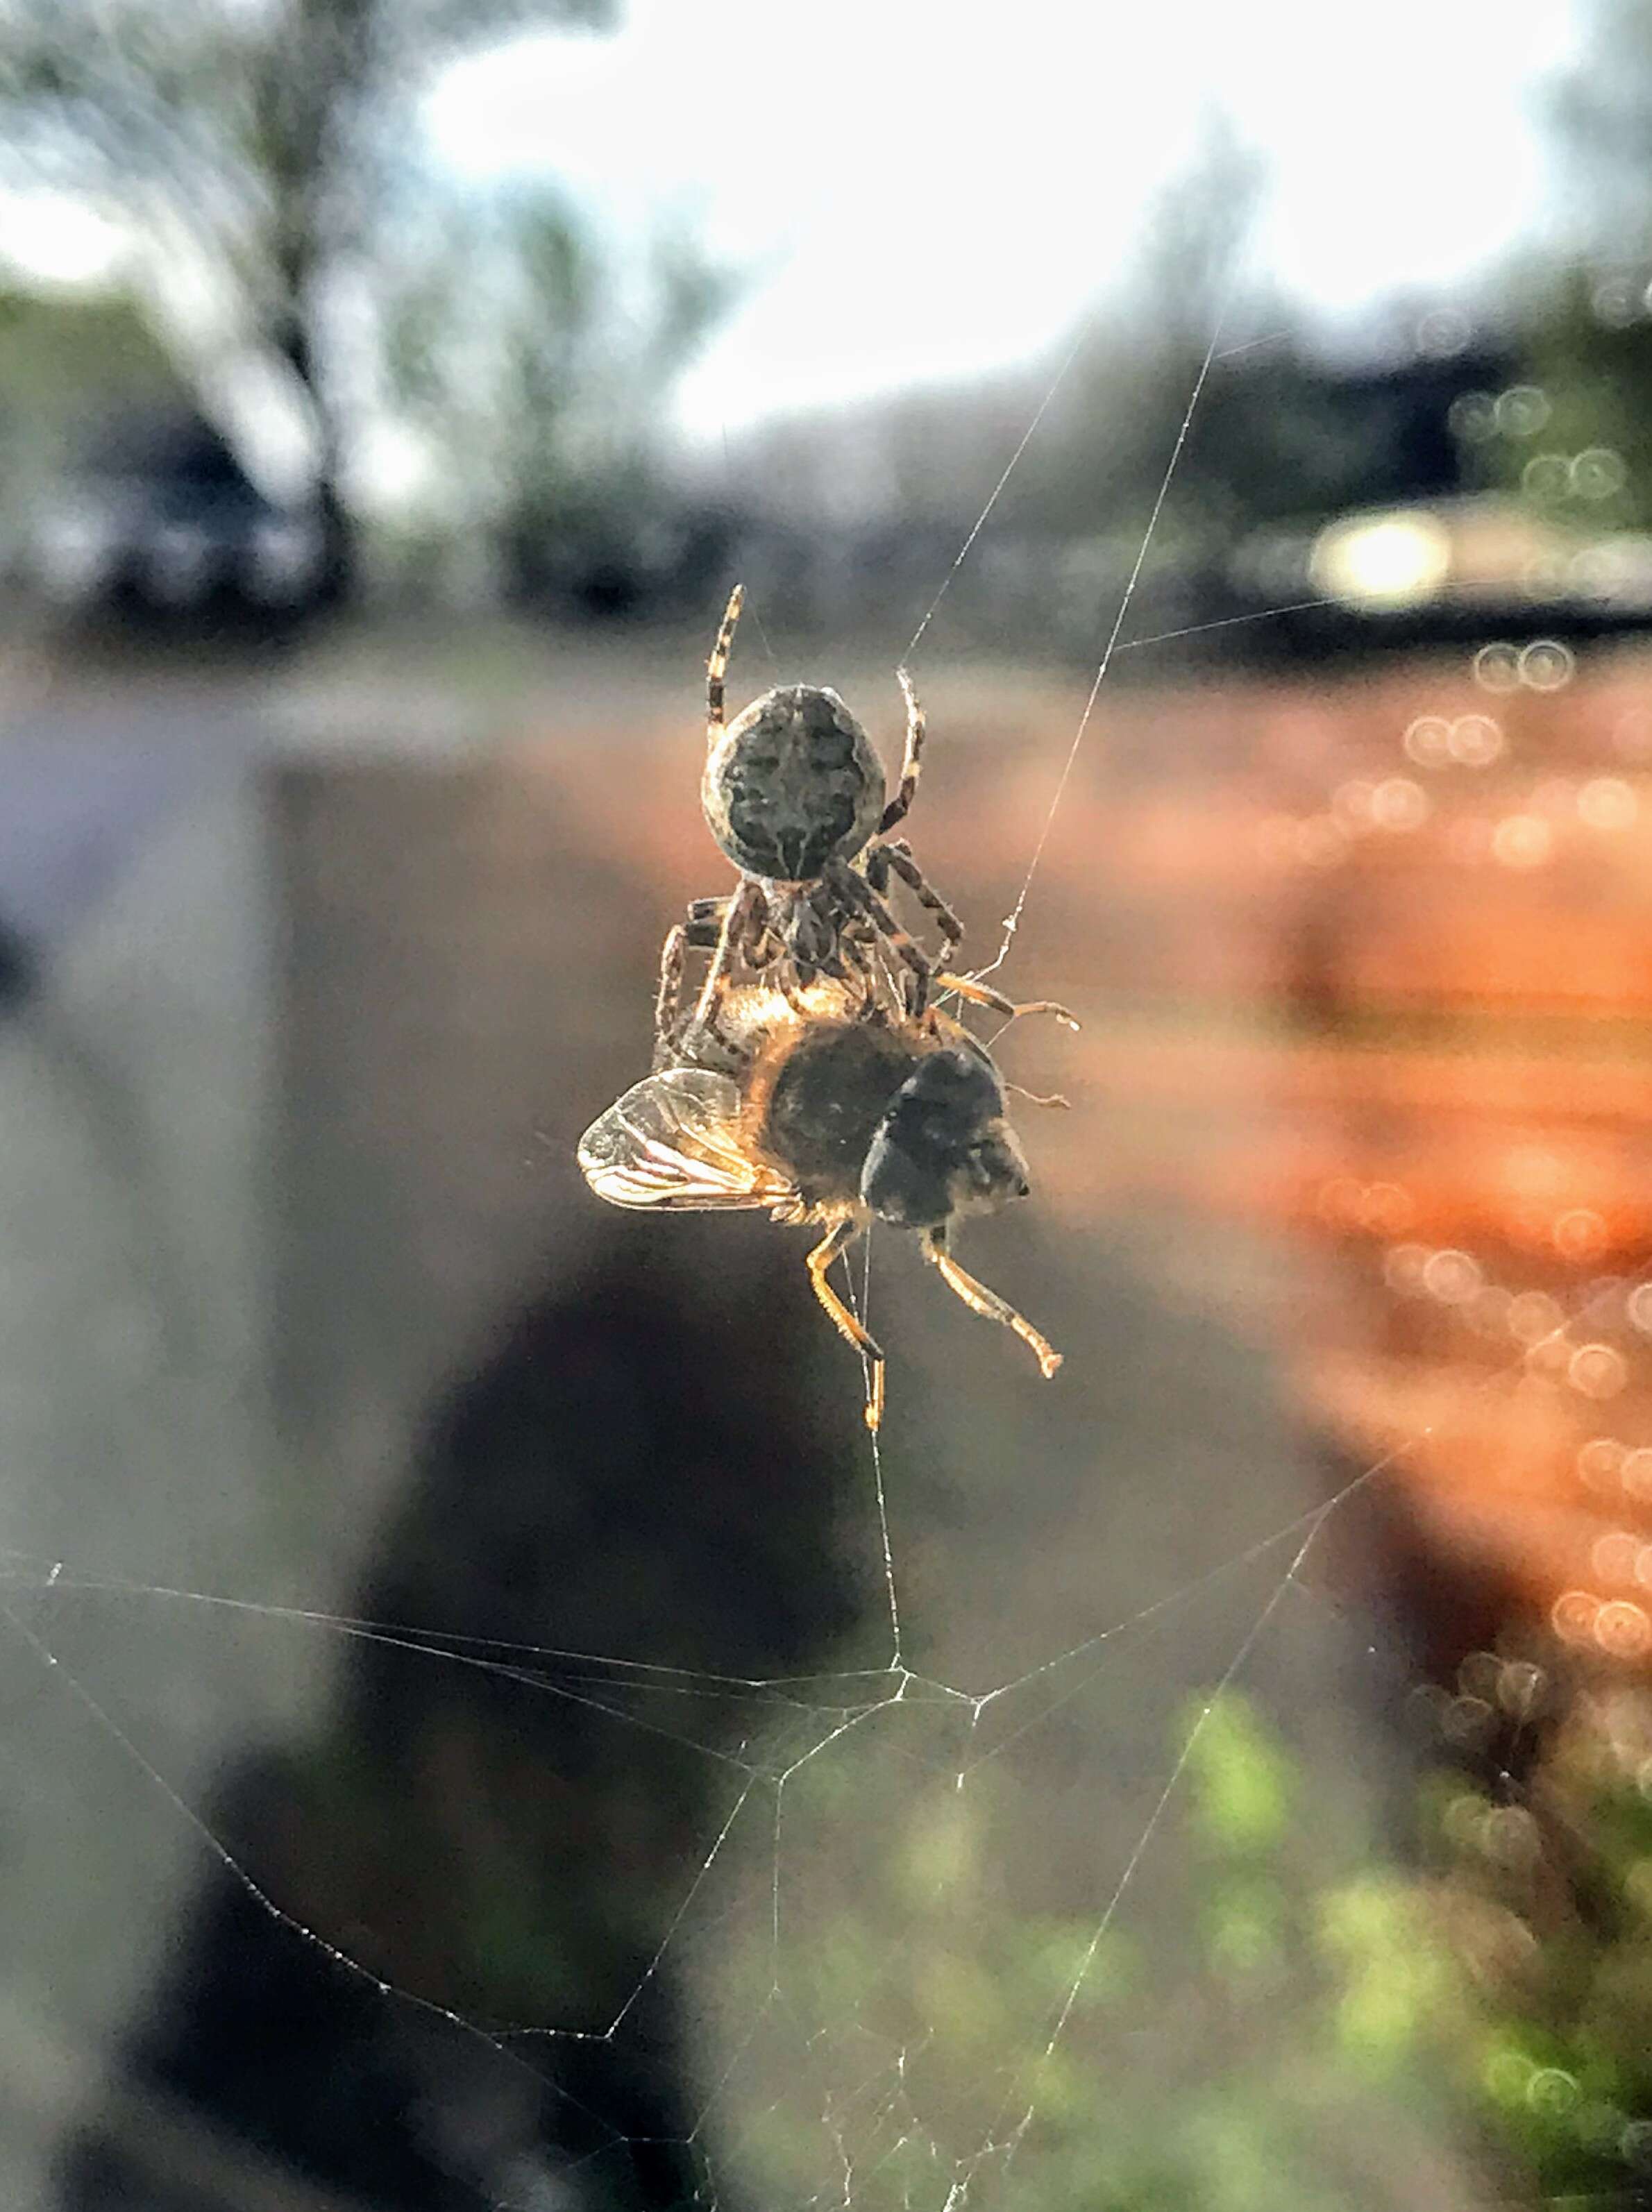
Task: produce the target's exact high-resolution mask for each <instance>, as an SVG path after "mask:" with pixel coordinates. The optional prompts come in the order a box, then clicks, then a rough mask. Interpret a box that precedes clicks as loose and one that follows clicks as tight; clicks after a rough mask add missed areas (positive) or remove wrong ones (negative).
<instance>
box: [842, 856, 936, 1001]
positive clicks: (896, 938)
mask: <svg viewBox="0 0 1652 2212" xmlns="http://www.w3.org/2000/svg"><path fill="white" fill-rule="evenodd" d="M824 880H825V881H826V882H827V883H828V884H829V885H830V887H831V889H832V890H833V891H834V892H835V894H836V896H837V898H838V901H839V903H840V906H841V907H847V908H848V909H849V911H850V912H851V913H861V914H865V915H868V916H870V918H871V920H872V925H873V927H875V928H876V930H877V931H878V935H879V936H880V937H882V938H884V939H885V940H886V941H887V943H888V945H889V949H890V951H891V952H892V953H893V954H894V956H895V957H896V959H897V960H899V961H900V962H901V963H902V966H903V967H904V968H905V969H906V970H907V981H908V1012H909V1013H912V1014H914V1015H916V1014H921V1013H922V1012H923V1011H924V1009H925V1007H926V1006H927V1005H928V1004H929V978H930V975H931V973H932V970H931V968H930V964H929V957H928V955H927V954H926V952H925V951H924V950H923V948H922V946H921V945H918V944H916V943H914V940H913V939H911V938H910V937H908V935H907V933H906V932H905V930H904V929H902V927H901V925H900V923H899V922H898V921H896V919H895V916H894V915H892V914H891V913H890V910H889V908H888V907H887V906H885V904H884V902H883V900H882V899H881V898H879V897H878V894H877V892H876V891H875V890H873V889H872V885H871V884H869V883H868V882H867V881H866V878H865V877H864V876H861V875H857V874H856V872H855V871H854V870H853V868H852V867H851V866H849V864H848V862H847V860H831V861H829V862H828V863H827V867H826V874H825V878H824Z"/></svg>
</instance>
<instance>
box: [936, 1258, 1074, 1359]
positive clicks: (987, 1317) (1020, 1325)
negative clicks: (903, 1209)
mask: <svg viewBox="0 0 1652 2212" xmlns="http://www.w3.org/2000/svg"><path fill="white" fill-rule="evenodd" d="M919 1241H920V1243H921V1245H922V1247H923V1255H924V1257H925V1259H926V1260H928V1261H932V1263H933V1264H934V1266H936V1267H938V1268H939V1269H940V1271H941V1276H942V1279H943V1280H944V1282H945V1284H946V1285H947V1287H948V1289H949V1290H951V1291H956V1292H957V1295H958V1297H961V1298H962V1299H963V1303H964V1304H965V1305H967V1306H968V1307H969V1310H970V1311H971V1312H972V1313H978V1314H979V1315H980V1316H981V1318H982V1320H983V1321H995V1322H1001V1323H1002V1324H1003V1326H1004V1327H1005V1328H1012V1329H1013V1330H1014V1331H1015V1333H1016V1334H1017V1336H1018V1337H1019V1338H1020V1339H1021V1340H1022V1342H1023V1344H1027V1345H1030V1346H1032V1352H1033V1357H1034V1358H1036V1360H1037V1362H1038V1369H1039V1372H1040V1374H1042V1376H1043V1377H1044V1380H1045V1381H1046V1382H1047V1383H1048V1381H1049V1379H1050V1377H1051V1376H1052V1375H1054V1372H1055V1370H1056V1369H1057V1368H1058V1367H1059V1366H1060V1364H1061V1355H1060V1352H1057V1351H1056V1349H1055V1347H1054V1345H1052V1344H1051V1343H1050V1342H1049V1341H1048V1339H1047V1338H1045V1337H1042V1336H1041V1335H1040V1334H1039V1333H1038V1331H1037V1330H1036V1328H1034V1327H1033V1325H1032V1323H1031V1322H1029V1321H1028V1320H1027V1319H1026V1318H1025V1316H1023V1315H1021V1314H1018V1313H1017V1311H1016V1310H1015V1308H1014V1307H1013V1306H1012V1305H1009V1304H1006V1303H1005V1300H1004V1299H1002V1298H1001V1297H999V1294H998V1292H997V1291H989V1290H988V1289H987V1285H986V1284H985V1283H978V1282H977V1281H976V1280H975V1277H974V1276H973V1275H971V1274H968V1273H965V1271H964V1269H963V1268H962V1267H959V1265H958V1263H957V1261H956V1260H955V1259H954V1258H953V1257H952V1255H951V1253H950V1252H949V1251H948V1250H947V1249H946V1231H945V1230H944V1229H926V1231H924V1233H923V1236H922V1237H921V1238H920V1240H919Z"/></svg>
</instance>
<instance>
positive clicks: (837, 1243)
mask: <svg viewBox="0 0 1652 2212" xmlns="http://www.w3.org/2000/svg"><path fill="white" fill-rule="evenodd" d="M859 1234H860V1225H859V1222H857V1221H853V1220H843V1221H840V1222H839V1223H838V1224H837V1226H836V1227H835V1229H829V1230H828V1231H827V1232H826V1234H825V1236H824V1237H822V1238H821V1240H820V1242H819V1243H818V1244H817V1245H816V1247H815V1249H814V1250H813V1251H812V1252H811V1253H810V1255H809V1257H808V1261H807V1266H808V1269H809V1274H810V1278H811V1280H812V1281H813V1283H814V1286H815V1296H816V1297H817V1298H818V1299H819V1300H820V1303H821V1304H822V1305H823V1306H824V1307H825V1309H826V1310H827V1312H828V1313H829V1314H830V1316H831V1317H832V1320H833V1322H835V1325H836V1327H837V1329H838V1333H839V1334H841V1335H842V1336H845V1337H847V1339H848V1340H849V1342H850V1343H851V1344H852V1345H853V1346H854V1348H855V1350H856V1351H857V1352H859V1353H861V1354H862V1356H863V1357H864V1358H865V1360H866V1362H867V1364H868V1365H869V1366H870V1368H871V1370H872V1372H871V1374H870V1375H869V1376H868V1377H867V1387H866V1426H867V1427H868V1428H869V1429H875V1428H878V1427H879V1426H880V1425H882V1422H883V1419H884V1355H883V1352H882V1351H881V1350H880V1349H879V1347H878V1343H877V1341H876V1340H875V1339H874V1338H872V1337H871V1336H869V1335H868V1334H866V1332H865V1329H864V1328H862V1327H861V1326H860V1323H859V1322H858V1321H857V1320H856V1319H855V1317H854V1316H853V1314H852V1313H851V1312H850V1311H849V1309H848V1308H847V1306H846V1305H845V1304H844V1303H843V1301H842V1299H841V1297H839V1296H838V1294H837V1292H836V1291H835V1290H834V1289H833V1288H832V1286H831V1285H830V1284H829V1282H828V1281H827V1279H826V1270H827V1269H828V1268H829V1267H830V1266H831V1265H832V1263H833V1261H835V1260H837V1259H838V1258H840V1257H841V1255H842V1254H843V1253H845V1252H847V1250H848V1249H849V1247H850V1245H851V1244H853V1242H854V1240H855V1238H856V1237H859Z"/></svg>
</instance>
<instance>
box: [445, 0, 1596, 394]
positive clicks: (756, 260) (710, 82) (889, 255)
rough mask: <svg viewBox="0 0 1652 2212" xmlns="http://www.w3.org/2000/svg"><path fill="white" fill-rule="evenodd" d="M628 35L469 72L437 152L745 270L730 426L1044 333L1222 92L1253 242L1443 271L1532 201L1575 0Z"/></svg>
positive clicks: (728, 20) (1016, 15)
mask: <svg viewBox="0 0 1652 2212" xmlns="http://www.w3.org/2000/svg"><path fill="white" fill-rule="evenodd" d="M623 15H624V27H623V29H622V31H621V32H620V33H619V34H618V35H617V36H616V37H613V38H610V39H606V40H597V39H589V38H580V39H568V38H550V37H541V38H536V39H531V40H524V41H521V42H519V43H517V44H515V45H513V46H511V47H510V48H508V49H507V50H505V51H501V52H495V53H494V54H491V55H489V56H486V57H483V58H477V60H475V61H472V62H470V63H468V64H465V65H464V66H462V67H461V68H459V69H457V70H454V71H452V73H451V74H450V75H449V76H448V77H447V78H446V80H445V81H444V82H443V83H442V84H441V86H440V88H439V89H438V90H437V92H436V93H435V94H434V96H433V97H432V99H431V100H430V102H429V105H428V124H429V128H430V131H431V133H432V136H433V138H434V143H435V145H436V147H437V149H439V151H440V154H441V155H442V156H443V157H444V158H445V159H446V161H448V162H450V163H451V164H452V167H454V168H455V169H456V170H457V171H458V172H459V173H461V174H462V175H464V176H465V177H468V178H471V179H475V180H477V181H478V182H483V181H487V180H492V179H505V178H508V177H511V176H513V175H522V174H528V173H549V174H551V175H554V176H556V177H560V178H562V179H565V180H566V181H567V182H568V184H569V185H571V186H572V187H573V188H574V190H575V191H576V192H577V193H578V195H579V196H580V198H581V199H582V201H583V202H584V203H585V204H586V206H587V207H588V208H589V209H590V210H592V212H593V213H594V214H596V215H597V216H599V217H600V218H601V219H602V220H603V221H604V222H605V223H606V224H608V225H609V226H610V227H611V228H612V229H613V231H614V232H615V233H616V234H618V235H620V236H623V237H635V236H637V235H640V234H642V233H643V232H644V231H645V230H646V228H647V225H648V223H649V222H651V220H653V219H656V218H660V217H670V216H673V215H676V216H684V217H687V218H688V219H689V220H690V221H692V222H695V223H696V224H697V225H698V227H699V228H700V229H701V233H702V234H703V235H704V236H705V237H706V238H707V239H708V241H709V242H710V243H711V245H712V246H713V247H714V249H715V250H717V251H718V252H721V253H723V254H726V255H728V256H730V257H732V258H733V259H734V260H735V261H736V262H737V263H738V264H740V265H741V266H743V267H745V268H747V269H748V270H750V271H751V272H752V282H751V284H750V291H749V294H748V296H747V299H746V301H745V303H744V306H743V307H742V308H741V309H740V310H739V312H738V314H737V315H736V317H735V318H734V319H733V320H732V323H731V324H730V325H728V326H727V327H726V329H725V331H724V332H723V333H722V335H721V336H720V337H719V338H718V340H717V341H716V342H715V345H714V349H713V350H712V351H711V352H709V353H708V355H707V356H705V358H704V359H703V361H702V362H701V364H700V365H699V367H698V368H696V369H695V371H694V372H693V373H692V374H691V376H690V378H689V380H688V383H687V385H686V386H685V388H684V392H683V417H684V421H685V422H686V423H687V424H688V426H689V427H690V428H693V429H695V430H696V431H700V432H704V433H708V434H713V435H714V434H715V433H716V431H717V430H718V429H719V428H720V427H722V426H725V425H732V424H736V423H738V422H745V421H749V420H751V419H753V418H755V417H756V416H761V415H763V414H767V413H769V412H773V411H777V410H788V409H793V408H796V407H798V406H800V405H805V404H811V403H815V402H829V401H832V400H836V399H841V398H848V397H852V396H855V395H859V394H864V393H867V392H875V391H878V390H882V389H885V388H888V387H890V386H895V385H898V384H901V383H903V382H907V381H908V380H914V379H932V378H942V377H948V378H951V377H962V376H967V375H969V374H971V373H972V372H975V371H977V370H980V369H982V368H988V367H991V366H994V365H997V364H1000V363H1004V362H1012V361H1015V360H1017V359H1018V358H1020V357H1023V356H1026V355H1029V354H1030V353H1033V352H1035V351H1036V350H1038V349H1041V348H1043V347H1046V346H1048V344H1049V343H1051V341H1052V340H1054V338H1055V337H1058V336H1059V335H1060V333H1061V332H1063V331H1066V330H1068V329H1070V328H1071V327H1072V325H1073V322H1074V320H1075V319H1076V318H1077V316H1078V314H1079V313H1080V312H1081V311H1082V309H1083V308H1084V305H1085V304H1086V302H1087V301H1090V300H1092V299H1093V298H1094V297H1095V296H1096V294H1097V293H1098V292H1100V291H1102V290H1103V289H1105V288H1106V287H1107V286H1108V283H1111V282H1112V281H1114V279H1116V277H1117V276H1119V274H1120V273H1121V270H1122V269H1123V268H1124V267H1125V266H1126V264H1127V262H1128V260H1129V258H1130V256H1131V253H1132V250H1133V243H1134V240H1135V238H1136V236H1137V234H1138V229H1139V219H1140V216H1141V215H1142V212H1143V209H1144V207H1145V204H1146V202H1147V200H1148V198H1149V197H1150V196H1151V193H1152V191H1154V190H1155V189H1156V188H1157V186H1159V185H1162V184H1163V183H1164V181H1165V180H1166V179H1168V178H1169V176H1170V175H1172V174H1173V173H1175V171H1176V170H1177V169H1178V168H1179V167H1182V166H1184V165H1185V164H1186V162H1187V161H1188V159H1189V157H1190V156H1191V155H1192V154H1193V150H1194V148H1195V145H1196V143H1197V141H1198V138H1199V135H1200V125H1201V122H1202V120H1203V118H1205V116H1206V114H1207V113H1208V112H1210V111H1211V110H1212V108H1214V107H1218V106H1219V107H1221V108H1224V109H1225V110H1226V112H1227V113H1228V114H1229V115H1230V118H1232V120H1233V122H1234V123H1235V125H1236V127H1237V129H1238V131H1239V133H1240V135H1241V137H1242V138H1243V139H1244V140H1246V141H1247V143H1250V144H1252V145H1254V146H1255V147H1256V148H1258V149H1260V151H1261V152H1263V153H1264V155H1266V157H1267V159H1268V161H1269V162H1270V164H1271V167H1272V176H1273V182H1274V193H1273V197H1272V203H1271V204H1270V207H1269V209H1268V210H1267V211H1266V213H1265V215H1264V217H1263V220H1262V222H1261V226H1260V231H1259V234H1258V236H1257V238H1256V240H1255V242H1254V252H1255V254H1256V258H1257V259H1258V261H1259V263H1260V265H1261V266H1263V267H1265V268H1267V269H1270V270H1272V271H1273V272H1275V273H1276V274H1277V275H1278V276H1279V277H1280V278H1282V279H1283V280H1284V282H1285V284H1286V285H1287V286H1288V288H1289V289H1291V290H1292V291H1295V292H1297V293H1300V294H1301V295H1304V296H1305V297H1306V298H1308V299H1309V300H1310V301H1314V302H1316V303H1319V304H1321V305H1322V306H1324V307H1327V308H1330V309H1332V310H1339V309H1349V308H1352V307H1357V305H1359V304H1360V303H1362V302H1364V301H1368V300H1370V299H1371V298H1373V297H1374V296H1378V295H1382V294H1384V293H1388V292H1392V291H1394V290H1396V289H1400V288H1413V287H1415V288H1419V289H1430V288H1434V287H1437V286H1441V285H1446V286H1449V284H1450V283H1452V282H1453V280H1455V279H1456V278H1458V277H1460V276H1464V275H1466V274H1467V273H1468V272H1470V271H1471V270H1473V269H1474V268H1475V267H1476V266H1477V265H1479V264H1481V263H1483V262H1485V260H1486V259H1487V258H1490V257H1491V256H1493V255H1495V254H1496V253H1497V252H1499V251H1500V250H1501V249H1503V248H1504V247H1505V246H1508V245H1509V244H1510V243H1511V242H1512V241H1513V240H1515V238H1516V237H1518V236H1520V235H1521V234H1522V233H1523V232H1527V231H1529V230H1530V229H1531V228H1534V226H1535V225H1537V224H1539V223H1540V222H1541V220H1542V217H1543V213H1544V201H1545V156H1544V151H1543V145H1542V139H1541V132H1540V125H1539V120H1538V116H1537V112H1536V109H1537V95H1538V93H1539V89H1540V87H1541V85H1542V83H1543V81H1544V79H1545V78H1546V77H1547V76H1550V75H1551V74H1552V72H1553V71H1554V70H1556V68H1557V67H1558V64H1560V63H1561V62H1562V61H1563V60H1564V58H1565V55H1566V52H1567V51H1568V48H1569V45H1570V39H1571V35H1572V20H1571V10H1570V7H1569V6H1568V4H1567V0H1384V4H1383V5H1382V7H1381V8H1377V7H1375V6H1367V7H1362V8H1357V9H1355V8H1336V7H1327V6H1326V4H1325V0H1247V4H1246V5H1244V6H1236V5H1235V4H1234V0H1175V4H1160V5H1157V6H1144V5H1139V4H1137V0H1007V4H999V5H987V0H977V4H975V5H974V6H969V5H959V4H957V0H830V4H829V5H828V6H822V7H818V8H805V7H804V6H803V5H801V4H800V0H624V5H623Z"/></svg>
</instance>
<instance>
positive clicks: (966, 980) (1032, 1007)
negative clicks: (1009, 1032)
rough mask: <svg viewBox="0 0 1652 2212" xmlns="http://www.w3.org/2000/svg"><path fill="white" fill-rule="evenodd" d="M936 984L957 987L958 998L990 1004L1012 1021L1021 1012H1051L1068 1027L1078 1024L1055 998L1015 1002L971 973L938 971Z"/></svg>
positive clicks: (941, 987)
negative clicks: (944, 972) (956, 973)
mask: <svg viewBox="0 0 1652 2212" xmlns="http://www.w3.org/2000/svg"><path fill="white" fill-rule="evenodd" d="M935 988H936V989H937V990H938V991H956V992H957V994H958V996H959V998H961V999H968V1000H969V1003H970V1005H971V1006H990V1007H991V1008H992V1010H993V1012H994V1013H995V1014H1006V1015H1007V1016H1008V1017H1009V1018H1010V1019H1011V1021H1012V1022H1018V1021H1019V1020H1020V1019H1021V1017H1022V1016H1023V1014H1054V1017H1055V1018H1056V1020H1057V1021H1058V1022H1061V1023H1064V1024H1066V1027H1067V1028H1068V1029H1070V1030H1076V1029H1077V1028H1078V1016H1077V1014H1072V1013H1069V1012H1067V1010H1066V1007H1065V1006H1057V1005H1056V1003H1055V1001H1054V999H1028V1000H1024V1001H1023V1003H1022V1004H1021V1005H1019V1006H1017V1004H1016V1002H1015V1000H1013V999H1006V998H1005V995H1004V994H1003V992H1002V991H994V990H993V988H992V987H991V986H990V985H988V984H986V983H978V982H976V981H975V977H974V976H973V975H937V976H936V977H935Z"/></svg>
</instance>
